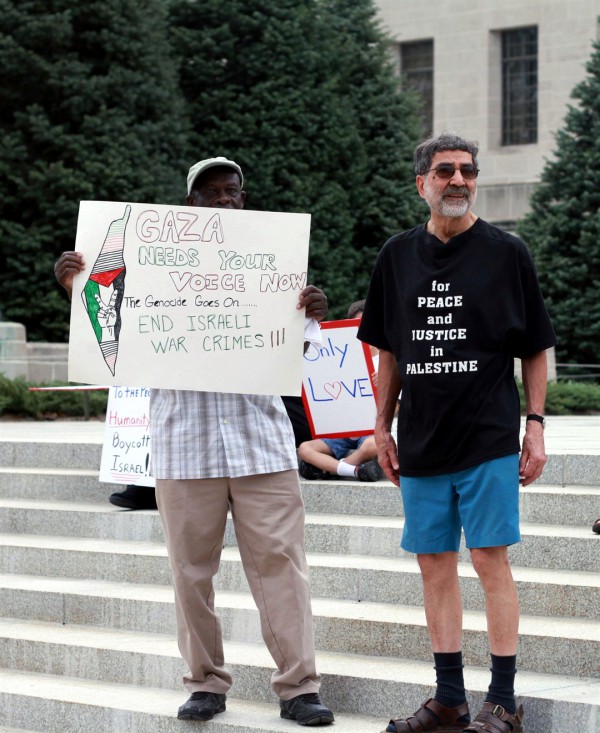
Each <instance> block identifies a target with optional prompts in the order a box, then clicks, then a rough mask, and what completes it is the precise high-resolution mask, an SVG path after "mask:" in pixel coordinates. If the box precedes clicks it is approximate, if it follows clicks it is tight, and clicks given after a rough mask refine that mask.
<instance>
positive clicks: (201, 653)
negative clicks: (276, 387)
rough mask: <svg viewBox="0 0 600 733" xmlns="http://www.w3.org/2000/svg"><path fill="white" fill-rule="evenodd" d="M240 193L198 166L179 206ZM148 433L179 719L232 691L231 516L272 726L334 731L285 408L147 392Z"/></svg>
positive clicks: (274, 402) (319, 307)
mask: <svg viewBox="0 0 600 733" xmlns="http://www.w3.org/2000/svg"><path fill="white" fill-rule="evenodd" d="M242 186H243V175H242V171H241V168H240V166H239V165H238V164H237V163H235V162H234V161H231V160H227V159H226V158H210V159H208V160H202V161H200V162H198V163H196V164H195V165H193V166H192V167H191V168H190V171H189V175H188V179H187V189H188V195H187V199H186V202H187V204H188V205H189V206H197V207H210V208H228V209H242V208H243V207H244V201H245V197H246V194H245V192H244V190H243V188H242ZM82 268H83V258H82V256H81V255H80V254H79V253H76V252H72V253H64V254H63V256H62V257H61V260H59V263H57V267H56V268H55V270H56V275H57V279H58V280H59V282H60V283H61V284H62V285H63V286H64V287H65V288H66V289H67V290H68V289H69V288H68V286H69V285H72V279H73V276H74V274H76V273H77V272H80V271H81V269H82ZM297 308H298V309H305V315H306V317H307V318H308V319H315V320H317V321H320V320H323V318H324V317H325V315H326V314H327V299H326V297H325V295H324V293H323V292H322V291H321V290H319V288H317V287H315V286H313V285H309V286H308V287H306V288H304V289H303V290H302V292H301V293H300V295H299V299H298V303H297ZM140 377H141V378H142V381H143V374H141V375H140ZM150 431H151V439H152V474H153V476H154V477H155V480H156V499H157V504H158V509H159V512H160V515H161V519H162V523H163V528H164V532H165V538H166V543H167V549H168V554H169V560H170V563H171V570H172V573H173V580H174V586H175V607H176V615H177V636H178V642H179V649H180V651H181V654H182V656H183V658H184V660H185V662H186V663H187V665H188V666H189V672H188V673H187V674H186V675H185V676H184V684H185V686H186V688H187V689H188V690H189V692H190V693H191V696H190V698H189V699H188V700H187V702H186V703H185V704H183V705H182V706H181V707H180V708H179V711H178V716H177V717H178V718H179V719H182V720H203V721H206V720H211V719H212V718H213V716H214V715H215V714H217V713H221V712H223V711H224V710H225V702H226V693H227V692H228V690H229V689H230V687H231V684H232V678H231V675H230V674H229V672H228V671H227V670H226V669H225V666H224V653H223V640H222V633H221V626H220V621H219V618H218V616H217V614H216V613H215V608H214V590H213V577H214V575H215V574H216V572H217V571H218V568H219V559H220V554H221V549H222V547H223V539H224V533H225V526H226V521H227V513H228V510H231V514H232V517H233V524H234V528H235V532H236V537H237V541H238V547H239V551H240V556H241V559H242V564H243V567H244V571H245V573H246V577H247V579H248V583H249V586H250V589H251V592H252V595H253V597H254V600H255V602H256V605H257V607H258V610H259V614H260V620H261V628H262V633H263V638H264V640H265V643H266V645H267V647H268V649H269V652H270V653H271V656H272V657H273V659H274V661H275V663H276V665H277V668H278V669H277V671H276V672H274V673H273V675H272V680H271V681H272V687H273V690H274V691H275V693H276V694H277V695H278V697H279V705H280V715H281V717H282V718H287V719H290V720H296V721H297V722H298V723H299V724H300V725H328V724H330V723H332V722H333V720H334V716H333V713H332V711H331V710H330V709H329V708H328V707H326V706H325V705H323V704H322V702H321V700H320V697H319V694H318V692H319V687H320V678H319V675H318V674H317V672H316V664H315V648H314V638H313V624H312V611H311V603H310V587H309V579H308V567H307V564H306V558H305V552H304V505H303V502H302V496H301V492H300V482H299V478H298V470H297V468H298V462H297V457H296V446H295V441H294V434H293V431H292V426H291V424H290V420H289V418H288V415H287V414H286V410H285V408H284V405H283V402H282V399H281V397H278V396H271V395H252V394H234V393H223V392H218V393H216V392H198V391H192V390H174V389H152V390H151V396H150Z"/></svg>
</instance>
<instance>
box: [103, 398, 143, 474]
mask: <svg viewBox="0 0 600 733" xmlns="http://www.w3.org/2000/svg"><path fill="white" fill-rule="evenodd" d="M149 415H150V390H149V389H146V388H145V387H133V388H130V387H111V388H110V391H109V393H108V404H107V406H106V423H105V429H104V444H103V446H102V460H101V462H100V477H99V478H100V481H105V482H106V483H110V484H135V485H136V486H154V479H153V478H152V476H150V474H149V471H150V432H149V430H148V422H149Z"/></svg>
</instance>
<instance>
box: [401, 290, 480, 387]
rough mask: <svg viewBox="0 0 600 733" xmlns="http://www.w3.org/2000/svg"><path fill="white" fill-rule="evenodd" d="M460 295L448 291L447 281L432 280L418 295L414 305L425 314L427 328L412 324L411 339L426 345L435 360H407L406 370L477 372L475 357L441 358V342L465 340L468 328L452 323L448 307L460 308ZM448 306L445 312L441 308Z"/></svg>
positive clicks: (431, 372)
mask: <svg viewBox="0 0 600 733" xmlns="http://www.w3.org/2000/svg"><path fill="white" fill-rule="evenodd" d="M462 306H463V296H462V295H454V294H452V293H451V292H450V283H444V282H437V280H433V281H432V283H431V294H428V295H419V296H417V308H418V309H419V310H420V312H423V313H424V314H427V315H426V324H425V325H426V326H427V327H426V328H413V329H412V330H411V340H412V341H415V342H416V341H422V342H424V343H426V344H428V345H429V354H428V356H429V357H430V358H433V359H436V361H425V360H423V361H422V362H409V363H408V364H407V365H406V373H407V374H457V373H464V372H476V371H477V360H476V359H465V360H456V361H455V360H452V361H447V360H445V359H444V345H445V344H447V343H449V342H452V343H454V342H456V341H465V340H466V339H467V329H466V328H457V327H455V326H453V312H452V311H451V310H449V309H454V308H462ZM445 310H448V312H441V311H445Z"/></svg>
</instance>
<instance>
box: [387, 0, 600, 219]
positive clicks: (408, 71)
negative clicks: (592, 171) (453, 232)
mask: <svg viewBox="0 0 600 733" xmlns="http://www.w3.org/2000/svg"><path fill="white" fill-rule="evenodd" d="M377 5H378V8H379V14H380V18H381V21H382V25H383V28H384V29H385V30H386V31H387V32H388V34H389V35H390V36H391V38H392V39H393V41H394V43H395V49H394V58H395V60H396V62H397V64H398V70H399V72H401V73H402V75H403V80H404V81H403V84H405V85H409V86H412V87H413V88H415V89H416V90H417V91H418V93H419V95H420V96H421V99H422V100H423V110H422V111H423V122H424V125H425V128H426V129H427V128H429V129H428V132H433V133H434V134H439V133H441V132H444V131H453V132H458V133H459V134H462V135H463V136H464V137H467V138H470V139H475V140H477V141H478V142H479V145H480V167H481V172H480V174H479V186H478V189H479V193H478V202H477V205H476V210H477V213H478V214H479V215H480V216H482V217H483V218H484V219H487V220H488V221H491V222H494V223H497V224H500V225H503V226H505V227H507V228H509V229H510V228H511V227H512V226H513V225H514V222H515V221H517V220H518V219H519V218H521V217H522V216H523V215H524V213H526V211H527V209H528V205H529V196H530V194H531V191H532V189H533V187H534V186H535V183H536V182H537V181H538V180H539V176H540V173H541V171H542V169H543V166H544V161H545V159H547V158H549V157H551V156H552V154H553V151H554V142H555V140H554V134H555V132H556V130H557V129H559V128H560V127H562V125H563V120H564V116H565V113H566V110H567V105H568V104H569V103H572V100H571V97H570V95H571V91H572V89H573V87H574V86H575V85H576V84H577V83H578V82H580V81H581V80H582V79H584V78H585V75H586V71H585V64H586V62H587V61H588V60H589V58H590V54H591V50H592V43H593V41H595V40H597V39H598V28H599V20H598V18H599V16H600V0H455V2H452V3H446V2H442V0H424V2H420V3H416V2H414V0H377Z"/></svg>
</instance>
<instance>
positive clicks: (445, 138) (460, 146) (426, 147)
mask: <svg viewBox="0 0 600 733" xmlns="http://www.w3.org/2000/svg"><path fill="white" fill-rule="evenodd" d="M444 150H464V151H465V152H466V153H471V157H472V158H473V165H474V166H475V168H478V165H477V153H478V152H479V146H478V145H477V143H476V142H475V141H473V140H465V139H464V138H463V137H460V135H454V134H444V135H439V136H438V137H431V138H429V140H425V142H422V143H421V144H420V145H418V146H417V148H416V149H415V173H416V174H417V175H418V176H424V175H425V174H426V173H427V171H428V170H429V169H430V168H431V161H432V160H433V156H434V155H435V154H436V153H441V152H443V151H444Z"/></svg>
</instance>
